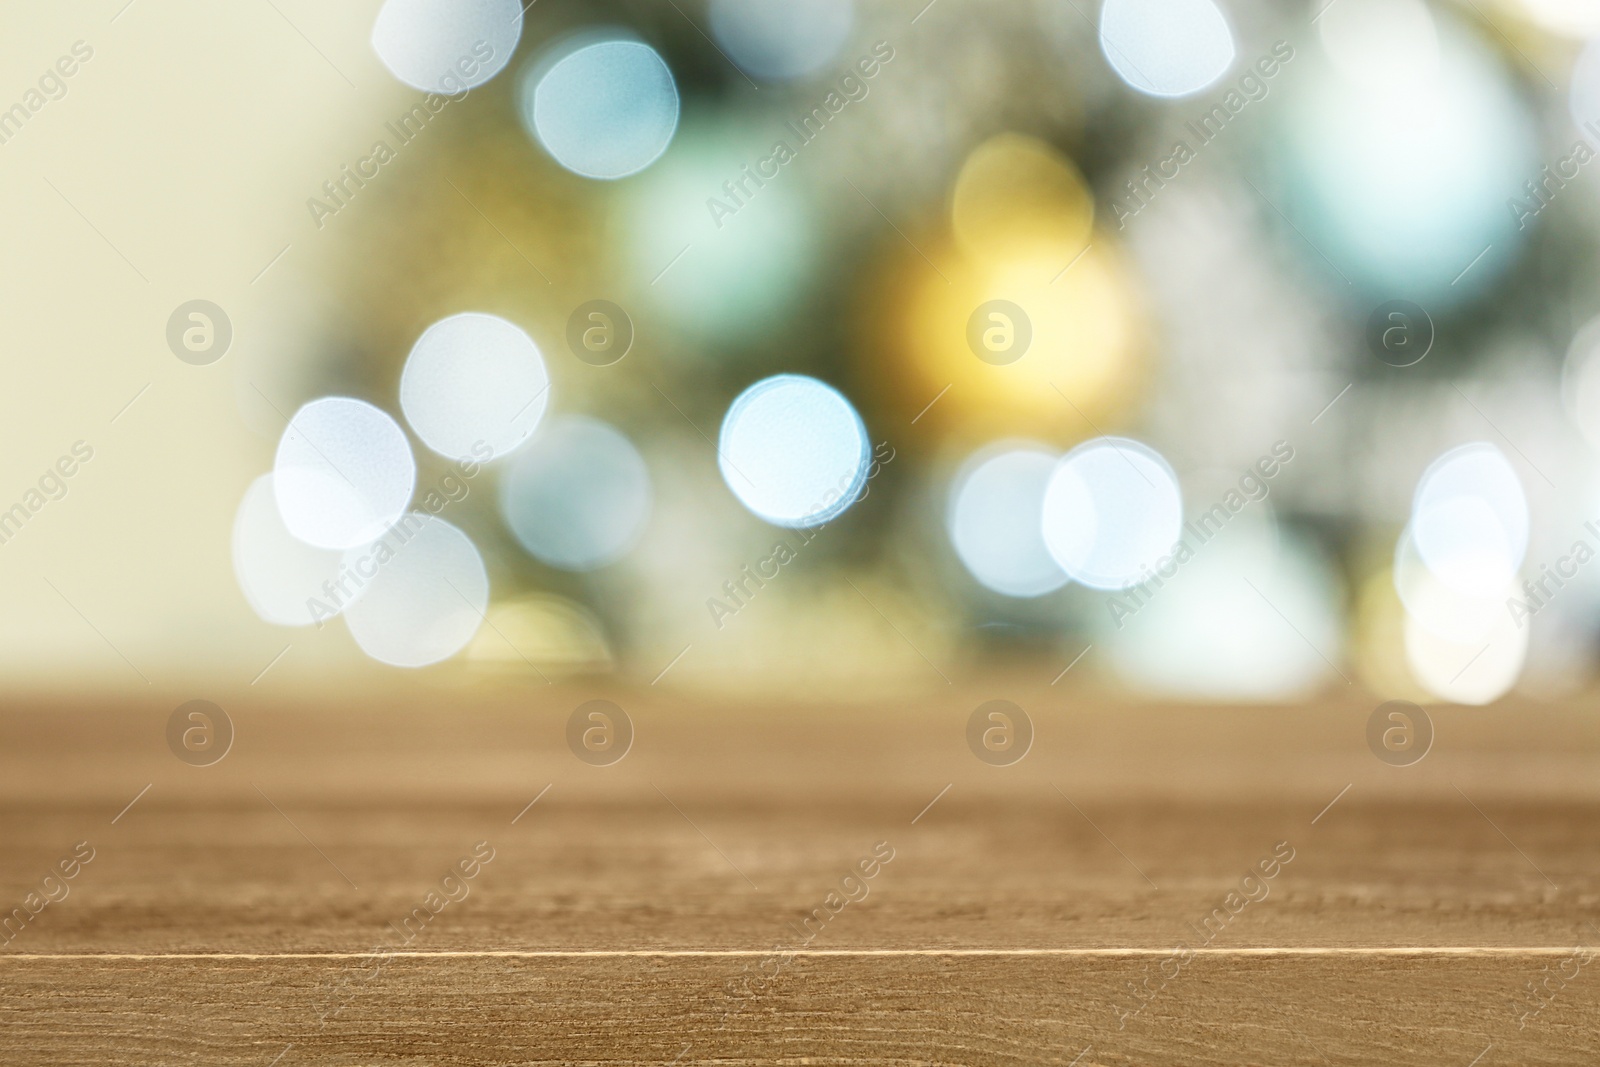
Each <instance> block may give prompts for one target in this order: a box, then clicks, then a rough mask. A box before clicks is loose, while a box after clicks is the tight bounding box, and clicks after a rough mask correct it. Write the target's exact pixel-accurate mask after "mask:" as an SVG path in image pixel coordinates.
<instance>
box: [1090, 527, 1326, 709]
mask: <svg viewBox="0 0 1600 1067" xmlns="http://www.w3.org/2000/svg"><path fill="white" fill-rule="evenodd" d="M1192 547H1193V553H1194V554H1193V557H1192V558H1190V559H1188V560H1187V561H1185V562H1184V563H1182V564H1180V565H1179V566H1177V568H1176V569H1175V570H1172V571H1171V572H1170V573H1168V574H1167V575H1166V576H1165V577H1161V576H1158V579H1159V581H1160V584H1159V585H1157V584H1156V583H1155V582H1151V583H1150V584H1147V585H1142V586H1140V587H1139V588H1138V589H1131V590H1129V591H1128V592H1127V593H1123V594H1118V595H1115V596H1114V599H1115V600H1117V601H1118V602H1119V603H1120V604H1122V605H1124V607H1122V608H1121V609H1119V611H1118V612H1117V617H1116V619H1115V620H1114V621H1108V620H1110V619H1111V613H1110V612H1109V611H1103V612H1102V613H1101V614H1100V615H1099V618H1100V619H1101V620H1102V634H1101V637H1100V643H1102V644H1103V645H1104V647H1105V649H1106V651H1107V653H1108V655H1109V656H1110V658H1111V663H1112V666H1113V668H1114V669H1115V671H1116V673H1117V676H1118V677H1119V678H1120V679H1121V680H1122V681H1123V683H1124V684H1126V685H1127V686H1129V687H1130V688H1131V689H1134V690H1136V691H1139V692H1144V693H1147V694H1150V695H1154V696H1162V697H1178V698H1184V699H1199V700H1207V701H1257V702H1258V701H1291V700H1303V699H1306V698H1307V697H1310V696H1312V695H1314V694H1315V693H1316V691H1317V690H1318V689H1320V688H1321V687H1322V686H1323V685H1325V684H1327V683H1328V682H1329V681H1330V679H1331V680H1332V681H1334V682H1342V681H1343V679H1341V678H1339V676H1338V675H1337V674H1336V673H1335V668H1334V667H1333V666H1332V665H1333V664H1336V663H1338V662H1339V661H1340V658H1341V656H1342V651H1343V649H1342V635H1341V632H1340V630H1341V626H1342V620H1341V616H1340V607H1341V605H1340V603H1339V599H1340V598H1339V596H1338V586H1337V580H1336V577H1335V576H1334V574H1333V573H1332V571H1331V570H1330V568H1329V566H1328V564H1327V561H1326V560H1325V559H1324V558H1323V557H1322V555H1321V553H1320V552H1319V551H1317V549H1316V548H1315V547H1314V546H1313V545H1312V544H1310V543H1309V542H1307V541H1306V540H1305V539H1303V538H1300V537H1298V536H1295V535H1293V534H1280V533H1279V532H1278V531H1277V529H1276V528H1275V522H1274V520H1273V518H1272V516H1271V512H1270V509H1269V508H1267V507H1266V506H1265V505H1264V504H1263V505H1261V509H1260V510H1258V511H1243V512H1240V513H1239V514H1238V515H1237V516H1235V517H1234V518H1233V519H1232V520H1230V522H1229V524H1228V525H1227V526H1226V527H1224V528H1223V529H1222V530H1221V532H1219V533H1217V534H1215V535H1214V536H1213V537H1212V538H1211V540H1208V541H1206V542H1205V543H1203V544H1198V543H1197V544H1194V545H1193V546H1192ZM1119 624H1120V625H1119Z"/></svg>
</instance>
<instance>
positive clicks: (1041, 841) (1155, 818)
mask: <svg viewBox="0 0 1600 1067" xmlns="http://www.w3.org/2000/svg"><path fill="white" fill-rule="evenodd" d="M426 679H427V676H424V680H423V681H421V682H419V683H417V684H416V685H413V686H411V687H409V688H406V689H403V690H396V691H395V692H393V693H385V694H370V695H367V696H365V697H363V698H360V699H325V700H302V701H282V700H280V701H272V702H268V701H265V700H263V699H261V698H260V697H256V698H255V700H254V701H253V702H252V701H251V700H250V699H248V698H244V697H240V698H237V699H230V700H229V701H227V702H226V706H227V710H228V712H229V714H230V717H231V719H232V721H233V723H234V725H235V728H236V731H237V736H236V739H235V741H234V743H233V746H232V748H231V750H230V751H229V752H228V754H227V755H226V757H225V758H223V759H222V760H221V761H220V762H218V763H216V764H214V765H212V766H207V767H196V766H190V765H187V764H185V763H184V762H181V761H180V760H179V759H178V758H176V757H175V756H174V755H173V753H172V752H171V751H169V749H168V745H167V740H166V736H165V735H166V727H167V720H168V717H169V715H170V714H171V712H172V709H173V708H174V707H175V706H176V705H177V704H178V703H180V702H181V700H182V699H183V698H182V697H177V698H173V699H166V700H161V699H155V698H151V699H143V700H140V701H138V702H131V701H129V700H127V699H126V698H120V697H119V698H108V699H107V700H104V701H97V700H88V699H81V700H74V701H70V702H69V701H60V700H49V699H34V700H17V701H13V702H12V704H11V706H10V707H8V708H7V709H6V711H5V713H4V715H3V718H0V855H3V857H4V867H3V870H4V877H3V882H0V916H3V915H5V914H9V913H10V912H11V909H13V908H15V907H23V906H24V902H25V899H26V898H27V897H28V894H29V893H30V892H42V890H43V888H46V886H45V884H44V882H43V879H44V877H45V876H46V875H47V874H49V873H50V872H51V871H52V870H56V869H57V865H58V864H59V863H61V861H63V860H67V861H68V866H71V865H72V863H71V860H72V857H73V854H74V848H75V846H77V848H78V852H79V853H80V855H81V854H82V852H83V850H84V848H91V849H92V850H93V858H92V859H91V860H89V861H88V862H87V863H81V862H80V863H78V864H77V865H76V869H75V871H74V877H72V878H71V879H67V880H58V881H56V882H52V883H50V885H49V888H50V889H51V891H52V892H53V893H55V894H56V895H58V896H59V895H60V894H61V893H62V892H63V887H64V891H65V894H66V895H65V896H61V897H60V899H58V900H55V901H53V902H50V903H47V904H44V905H42V907H41V909H40V910H39V912H38V914H37V915H35V916H32V917H31V918H29V919H27V920H26V921H25V922H22V923H21V924H20V928H19V930H16V931H13V932H11V933H10V934H9V936H10V940H9V941H7V942H5V943H4V944H0V1015H3V1019H4V1025H3V1026H0V1061H3V1062H7V1063H30V1064H54V1063H88V1062H103V1063H139V1064H160V1063H173V1064H176V1063H205V1064H258V1065H262V1067H265V1065H268V1064H273V1063H277V1064H279V1065H281V1067H293V1065H296V1064H304V1063H335V1064H372V1063H408V1064H409V1063H416V1064H424V1063H427V1064H433V1063H462V1064H480V1063H481V1064H513V1063H515V1064H522V1063H540V1064H543V1063H550V1064H555V1063H562V1064H567V1063H606V1064H623V1063H629V1064H631V1063H641V1064H642V1063H654V1064H672V1063H676V1064H708V1063H720V1064H729V1063H775V1062H783V1063H791V1062H792V1063H846V1062H848V1063H867V1062H872V1063H897V1064H898V1063H904V1064H927V1063H934V1064H956V1063H959V1064H1046V1063H1059V1064H1078V1065H1080V1067H1088V1065H1091V1064H1145V1063H1158V1064H1165V1063H1184V1064H1230V1065H1233V1064H1307V1065H1324V1064H1353V1063H1383V1064H1396V1063H1405V1064H1440V1065H1453V1067H1469V1065H1473V1064H1478V1065H1481V1067H1490V1065H1495V1064H1557V1063H1563V1064H1578V1063H1585V1064H1592V1063H1596V1062H1600V965H1596V964H1597V963H1600V960H1597V961H1591V960H1590V958H1589V954H1590V953H1591V952H1593V951H1595V946H1597V945H1600V731H1597V729H1596V725H1595V718H1596V716H1595V713H1594V711H1593V710H1592V709H1591V707H1590V705H1591V704H1592V701H1589V700H1577V701H1572V702H1569V703H1567V704H1564V705H1561V706H1550V705H1536V704H1529V703H1507V704H1506V705H1504V706H1501V707H1496V708H1493V709H1464V708H1439V709H1433V711H1432V718H1433V722H1434V725H1435V728H1436V731H1437V736H1436V740H1435V742H1434V745H1433V748H1432V750H1431V751H1430V752H1429V753H1428V755H1427V757H1426V758H1425V759H1423V760H1422V761H1421V762H1419V763H1417V764H1415V765H1413V766H1408V767H1395V766H1390V765H1387V764H1385V763H1383V762H1381V761H1380V760H1379V759H1377V758H1376V757H1375V756H1374V755H1373V753H1372V752H1371V751H1369V749H1368V745H1367V741H1366V726H1367V719H1368V716H1369V715H1370V714H1371V712H1372V710H1373V706H1374V704H1375V703H1376V702H1375V701H1374V700H1372V699H1370V698H1365V697H1340V698H1337V699H1326V700H1321V701H1318V702H1316V703H1315V704H1312V705H1309V706H1303V707H1288V708H1285V707H1264V708H1217V707H1165V706H1148V705H1126V704H1117V703H1113V702H1111V701H1109V700H1106V699H1103V698H1099V697H1096V696H1095V695H1093V694H1092V693H1087V692H1083V691H1078V692H1071V693H1069V692H1062V691H1056V690H1052V689H1050V688H1048V687H1042V688H1041V687H1033V688H1031V689H1025V690H1021V691H1018V692H1011V693H1007V692H1006V689H1005V687H1004V685H1001V684H998V680H991V683H992V684H988V685H985V686H983V687H965V686H957V687H943V686H941V687H940V688H939V689H938V690H930V691H928V692H925V693H918V694H913V695H907V696H906V697H905V698H903V699H902V700H901V701H899V702H890V703H882V702H880V703H875V704H873V705H871V706H862V707H850V706H838V705H830V706H825V707H818V706H808V705H805V704H789V705H784V704H779V703H775V702H771V701H768V702H762V703H752V702H743V701H734V700H727V701H695V700H691V699H688V698H683V697H674V696H671V695H666V694H661V693H658V692H656V691H653V690H647V691H644V692H629V691H626V690H622V689H618V688H614V687H607V686H606V685H604V684H593V685H562V686H550V687H546V686H539V687H537V688H530V689H526V690H515V691H512V690H509V689H502V690H500V691H498V692H496V693H495V694H493V695H487V694H485V693H484V692H483V690H482V689H481V687H479V688H461V687H456V688H452V687H450V686H449V685H448V684H445V683H440V682H430V681H427V680H426ZM430 685H431V686H433V688H429V686H430ZM996 695H1001V696H1008V697H1009V698H1010V699H1014V700H1016V701H1017V702H1018V703H1020V704H1021V705H1022V706H1024V707H1025V708H1027V709H1028V711H1029V712H1030V713H1031V717H1032V719H1033V723H1034V725H1035V728H1036V732H1037V736H1036V739H1035V741H1034V744H1033V746H1032V749H1031V750H1030V751H1029V752H1028V754H1027V756H1026V757H1025V758H1023V759H1022V760H1021V761H1020V762H1017V763H1015V764H1013V765H1010V766H992V765H989V764H987V763H984V762H982V761H980V760H979V759H977V758H976V757H975V756H974V754H973V753H972V752H971V751H970V750H969V748H968V744H967V740H966V727H967V720H968V716H969V715H970V713H971V712H972V710H973V709H974V708H975V707H976V706H977V705H978V704H980V703H982V702H983V701H985V700H987V699H990V698H991V697H994V696H996ZM596 697H604V698H609V699H611V700H614V701H616V702H617V703H618V704H619V705H621V706H622V707H624V708H626V709H627V710H628V712H629V713H630V716H631V718H632V721H633V724H634V727H635V730H636V738H635V741H634V743H633V746H632V748H631V750H630V751H629V752H628V754H627V755H626V757H625V758H623V759H622V760H621V761H620V762H617V763H615V764H613V765H610V766H591V765H589V764H587V763H584V762H582V761H580V760H579V759H578V758H576V757H575V756H574V754H573V753H572V752H571V751H570V750H569V749H568V746H567V742H566V725H567V719H568V716H569V715H570V713H571V712H572V711H573V709H574V708H575V707H577V706H578V705H579V704H580V703H583V702H584V701H586V700H589V699H592V698H596ZM135 798H137V799H135ZM535 800H536V802H534V801H535ZM130 801H131V802H132V803H131V804H130ZM79 842H87V846H82V845H79V844H78V843H79ZM480 842H482V843H483V844H480ZM491 852H492V858H487V857H488V856H489V855H490V853H491ZM891 854H892V858H889V857H890V856H891ZM1291 856H1292V858H1287V859H1286V861H1285V858H1286V857H1291ZM486 858H487V859H486ZM485 859H486V862H485ZM462 861H465V867H466V869H468V870H470V871H471V874H472V876H471V877H470V878H468V877H465V876H463V875H462V874H461V868H459V867H457V866H456V865H458V864H459V863H461V862H462ZM863 861H865V866H866V868H867V869H870V870H871V877H870V878H866V877H863V876H862V874H861V870H862V867H861V864H862V863H863ZM1263 863H1265V866H1266V868H1268V869H1272V877H1270V878H1269V877H1266V876H1264V875H1263V874H1262V871H1263V866H1262V864H1263ZM452 868H455V869H456V871H457V873H456V876H455V877H453V878H452V877H449V876H448V873H447V872H448V871H449V870H450V869H452ZM1252 871H1254V872H1255V874H1254V877H1247V875H1249V874H1250V872H1252ZM852 872H854V878H850V877H849V876H851V874H852ZM430 893H432V894H435V895H433V896H430ZM830 894H837V895H836V896H830ZM1230 894H1234V895H1232V896H1230ZM33 899H34V902H35V903H37V902H38V901H39V900H40V899H42V898H33ZM25 910H26V909H25ZM13 922H14V924H15V920H13Z"/></svg>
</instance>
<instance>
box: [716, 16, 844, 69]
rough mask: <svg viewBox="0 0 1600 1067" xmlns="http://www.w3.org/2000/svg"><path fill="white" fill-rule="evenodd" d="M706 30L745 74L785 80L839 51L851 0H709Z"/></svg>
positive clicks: (824, 60) (823, 62)
mask: <svg viewBox="0 0 1600 1067" xmlns="http://www.w3.org/2000/svg"><path fill="white" fill-rule="evenodd" d="M709 14H710V16H711V34H712V36H713V37H715V38H716V39H717V43H718V44H719V45H721V46H722V50H723V51H724V52H726V53H727V54H728V58H729V59H731V60H733V61H734V62H735V63H737V64H738V65H739V68H740V69H741V70H743V71H744V72H745V73H746V74H749V75H751V76H753V77H756V78H762V79H769V80H772V81H787V80H789V79H791V78H798V77H801V76H803V75H806V74H810V73H812V72H813V71H816V70H818V69H820V68H821V67H822V66H823V65H824V64H826V63H827V62H828V61H829V60H831V59H833V58H834V57H835V56H836V55H838V54H839V49H840V47H841V46H843V44H844V42H845V39H846V38H847V37H849V36H850V27H851V25H852V24H853V23H854V21H855V2H854V0H806V2H805V3H793V2H792V0H711V4H710V8H709Z"/></svg>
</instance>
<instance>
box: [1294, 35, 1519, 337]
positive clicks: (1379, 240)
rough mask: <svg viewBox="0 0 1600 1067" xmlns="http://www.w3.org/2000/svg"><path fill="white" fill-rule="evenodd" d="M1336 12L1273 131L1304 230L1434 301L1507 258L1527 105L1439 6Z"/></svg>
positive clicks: (1321, 244)
mask: <svg viewBox="0 0 1600 1067" xmlns="http://www.w3.org/2000/svg"><path fill="white" fill-rule="evenodd" d="M1342 6H1343V5H1342V4H1340V5H1336V6H1335V7H1334V8H1333V9H1331V10H1330V11H1329V12H1328V15H1329V16H1330V17H1331V16H1334V15H1335V14H1336V12H1337V11H1338V10H1339V8H1340V7H1342ZM1426 14H1427V13H1426V12H1423V13H1422V15H1423V16H1426ZM1429 24H1431V27H1432V29H1433V30H1434V33H1432V34H1429V33H1428V32H1426V31H1427V28H1428V25H1429ZM1335 26H1336V27H1345V28H1343V29H1335V30H1330V31H1329V32H1328V33H1327V34H1326V35H1325V37H1324V42H1325V43H1324V47H1323V48H1322V49H1321V50H1320V51H1321V52H1322V53H1323V58H1325V59H1327V60H1330V62H1328V63H1327V65H1325V66H1316V65H1315V64H1316V58H1315V57H1313V58H1311V59H1310V61H1309V63H1310V64H1311V65H1309V66H1308V68H1307V69H1306V70H1305V71H1303V72H1302V73H1301V74H1300V75H1299V77H1300V78H1301V79H1302V80H1301V81H1299V82H1296V83H1295V84H1294V85H1293V86H1292V87H1291V89H1290V93H1291V98H1290V100H1289V101H1288V103H1289V105H1290V106H1289V108H1288V109H1287V110H1285V111H1283V112H1281V113H1280V116H1281V117H1280V122H1279V130H1281V136H1279V137H1276V138H1275V139H1274V143H1275V145H1276V146H1277V147H1279V148H1280V149H1281V150H1283V151H1284V152H1285V162H1286V163H1287V164H1288V171H1289V175H1288V177H1289V183H1290V193H1291V197H1292V200H1291V203H1292V204H1293V205H1295V207H1296V213H1297V214H1298V215H1299V216H1300V218H1301V220H1302V222H1301V227H1300V228H1301V230H1302V231H1303V234H1304V236H1305V238H1306V239H1307V240H1309V241H1310V242H1312V244H1313V246H1314V247H1315V248H1316V249H1317V250H1318V252H1319V254H1320V255H1322V256H1326V257H1327V260H1328V261H1329V262H1331V263H1332V264H1333V265H1334V266H1335V268H1336V269H1337V270H1338V271H1339V272H1340V273H1341V274H1343V275H1344V277H1345V278H1348V279H1350V280H1351V281H1352V282H1354V283H1358V284H1360V285H1362V287H1363V288H1364V289H1369V290H1372V291H1374V292H1381V293H1383V295H1384V296H1385V297H1386V298H1392V297H1393V296H1394V295H1395V294H1396V293H1404V294H1406V296H1407V297H1408V298H1409V299H1413V300H1430V301H1433V302H1434V303H1435V305H1438V304H1451V303H1457V302H1460V301H1462V300H1464V299H1467V298H1469V297H1471V296H1472V295H1475V294H1477V293H1479V292H1481V291H1482V290H1483V289H1484V288H1485V287H1486V286H1488V285H1489V284H1491V283H1492V282H1493V280H1494V278H1495V277H1496V276H1497V275H1498V274H1499V273H1500V272H1501V271H1503V270H1504V269H1505V268H1506V267H1507V266H1508V265H1509V264H1510V263H1511V262H1513V261H1514V259H1515V254H1516V251H1517V249H1518V247H1519V246H1520V245H1521V243H1522V237H1523V232H1524V231H1523V229H1522V228H1520V227H1519V226H1518V225H1517V220H1516V219H1515V218H1514V216H1513V214H1512V213H1511V212H1510V211H1508V210H1507V202H1508V199H1509V198H1512V197H1517V198H1523V197H1525V196H1526V192H1525V190H1524V189H1523V182H1524V181H1526V180H1528V179H1529V178H1530V176H1534V175H1537V174H1538V172H1539V160H1538V145H1537V140H1536V138H1535V137H1534V136H1533V135H1532V133H1531V132H1530V131H1531V130H1532V128H1533V125H1534V124H1533V119H1532V117H1531V116H1530V115H1529V114H1528V111H1527V108H1526V106H1525V105H1524V103H1523V102H1522V101H1521V99H1520V98H1519V97H1518V95H1517V93H1516V92H1515V90H1514V89H1513V85H1512V82H1511V79H1510V76H1509V74H1508V72H1507V70H1506V67H1505V64H1504V62H1503V61H1502V60H1501V59H1500V58H1499V57H1498V56H1497V55H1495V54H1494V53H1493V52H1492V51H1490V50H1489V48H1488V47H1487V46H1486V45H1485V44H1484V43H1483V41H1482V39H1481V38H1479V37H1477V36H1476V35H1475V34H1473V33H1471V32H1470V31H1467V30H1465V29H1463V28H1462V27H1460V26H1459V25H1458V24H1456V23H1455V22H1454V21H1452V20H1451V19H1449V18H1448V17H1446V16H1442V15H1437V14H1436V15H1435V16H1433V17H1432V18H1431V19H1429V20H1428V21H1427V22H1423V21H1420V20H1419V17H1418V15H1417V9H1416V8H1415V7H1413V6H1408V5H1406V4H1395V5H1389V4H1383V5H1381V6H1371V5H1369V6H1363V7H1356V8H1352V9H1351V13H1350V15H1349V16H1347V18H1346V21H1345V22H1340V23H1335ZM1330 42H1331V45H1332V53H1331V55H1330V54H1329V43H1330ZM1373 42H1381V45H1379V44H1373ZM1435 46H1437V73H1436V74H1432V75H1430V73H1429V72H1430V71H1431V70H1432V69H1434V63H1435V52H1434V48H1435ZM1346 72H1350V73H1352V74H1353V75H1354V77H1350V76H1346ZM1341 280H1343V279H1341Z"/></svg>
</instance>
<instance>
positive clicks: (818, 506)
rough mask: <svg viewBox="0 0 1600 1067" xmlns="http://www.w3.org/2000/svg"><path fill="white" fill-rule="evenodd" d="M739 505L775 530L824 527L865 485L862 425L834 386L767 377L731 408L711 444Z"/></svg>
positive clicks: (791, 377) (797, 377)
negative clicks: (716, 443) (719, 431)
mask: <svg viewBox="0 0 1600 1067" xmlns="http://www.w3.org/2000/svg"><path fill="white" fill-rule="evenodd" d="M717 454H718V466H719V467H720V469H721V471H722V478H723V480H724V481H725V482H727V484H728V488H729V489H731V490H732V491H733V495H734V496H736V497H738V498H739V502H740V503H742V504H743V505H744V506H745V507H747V508H749V509H750V510H751V511H752V512H753V513H755V514H756V515H757V516H759V517H760V518H762V519H764V520H766V521H767V522H770V523H772V524H774V525H776V526H789V527H807V526H817V525H820V524H822V523H825V522H829V521H831V520H832V519H834V518H836V517H837V516H838V515H840V514H842V513H843V512H844V510H845V509H846V508H848V507H849V506H850V505H851V504H853V503H855V501H856V498H857V497H858V496H859V495H860V493H861V487H862V486H863V485H865V484H866V480H867V467H868V463H869V460H870V459H871V455H872V452H871V447H870V443H869V442H868V440H867V428H866V426H865V425H864V424H863V423H862V421H861V416H860V415H858V414H856V409H855V408H854V407H853V406H851V404H850V401H848V400H846V399H845V398H844V396H843V394H841V393H840V392H839V391H838V390H837V389H835V388H833V387H832V386H831V385H827V384H825V383H823V382H820V381H818V380H817V379H815V378H808V377H806V376H804V375H799V374H779V375H776V376H774V377H771V378H765V379H763V380H761V381H759V382H757V383H756V384H754V385H752V386H751V387H750V388H748V389H746V390H745V391H744V392H742V393H740V394H739V396H738V397H737V398H736V399H735V400H734V402H733V404H732V405H730V406H729V408H728V413H727V414H726V415H725V416H723V419H722V432H721V435H720V439H719V441H718V445H717Z"/></svg>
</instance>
